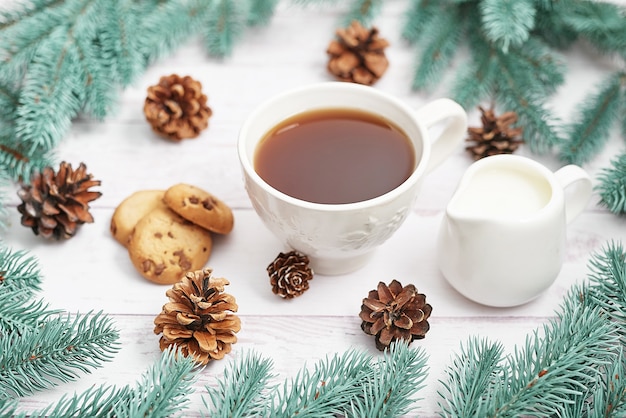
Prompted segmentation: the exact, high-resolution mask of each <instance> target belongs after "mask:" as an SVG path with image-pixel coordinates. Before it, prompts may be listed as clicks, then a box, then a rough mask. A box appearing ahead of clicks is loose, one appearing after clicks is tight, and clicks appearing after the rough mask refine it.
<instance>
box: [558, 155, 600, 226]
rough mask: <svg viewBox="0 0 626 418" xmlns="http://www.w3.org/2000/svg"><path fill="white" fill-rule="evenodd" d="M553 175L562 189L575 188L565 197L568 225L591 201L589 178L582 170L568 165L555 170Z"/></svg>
mask: <svg viewBox="0 0 626 418" xmlns="http://www.w3.org/2000/svg"><path fill="white" fill-rule="evenodd" d="M554 175H555V176H556V180H557V181H558V182H559V184H560V185H561V187H562V188H563V189H566V188H568V187H570V186H573V187H575V190H572V193H570V194H568V195H566V196H565V221H566V222H567V223H570V222H571V221H573V220H574V219H575V218H576V217H577V216H578V215H580V213H581V212H582V211H583V209H585V207H586V206H587V203H589V200H590V199H591V193H592V189H593V188H592V184H591V177H589V174H587V172H586V171H585V170H583V169H582V168H580V167H579V166H577V165H574V164H570V165H566V166H565V167H562V168H560V169H559V170H557V171H556V172H555V173H554Z"/></svg>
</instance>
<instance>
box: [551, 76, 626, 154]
mask: <svg viewBox="0 0 626 418" xmlns="http://www.w3.org/2000/svg"><path fill="white" fill-rule="evenodd" d="M623 80H626V74H624V73H619V72H617V73H614V74H612V75H611V76H609V77H608V79H606V80H604V82H603V83H602V84H601V85H600V86H599V87H598V88H597V91H596V92H595V93H594V94H593V95H591V96H590V97H587V98H586V99H585V100H584V101H583V103H581V104H580V105H579V106H578V111H577V116H576V117H575V118H574V120H575V122H574V123H572V124H570V125H568V126H567V127H566V137H565V140H564V141H563V143H562V144H560V145H559V156H560V158H561V160H562V161H564V162H566V163H569V164H577V165H583V164H585V163H587V162H589V161H590V160H591V159H592V158H593V157H594V156H596V155H597V153H598V152H599V151H600V150H601V149H602V147H603V146H604V145H605V144H606V142H607V140H608V139H609V133H610V130H611V127H612V126H613V125H614V124H615V123H616V122H617V120H618V118H619V117H620V116H623V115H620V111H621V103H620V99H621V91H622V90H626V82H624V81H623Z"/></svg>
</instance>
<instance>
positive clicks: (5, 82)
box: [0, 73, 19, 122]
mask: <svg viewBox="0 0 626 418" xmlns="http://www.w3.org/2000/svg"><path fill="white" fill-rule="evenodd" d="M14 84H15V83H13V82H11V81H10V80H9V79H7V78H6V74H5V75H3V74H2V73H0V108H2V109H3V112H2V115H0V118H2V119H3V120H4V121H7V122H9V121H12V120H13V119H14V118H15V110H16V109H17V106H18V104H19V95H18V93H17V91H18V87H17V86H15V85H14Z"/></svg>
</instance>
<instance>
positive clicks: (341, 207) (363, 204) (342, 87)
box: [237, 81, 431, 212]
mask: <svg viewBox="0 0 626 418" xmlns="http://www.w3.org/2000/svg"><path fill="white" fill-rule="evenodd" d="M319 89H332V90H334V91H361V92H363V94H368V95H373V96H375V97H377V98H378V99H380V100H385V101H387V102H389V103H391V104H392V105H393V106H394V107H396V108H398V109H399V110H400V111H401V112H403V113H405V114H406V115H409V116H410V119H411V121H412V122H413V123H414V124H415V126H416V128H417V129H418V131H419V133H420V136H421V137H422V138H423V141H422V152H421V155H419V156H418V155H417V152H416V153H415V154H416V157H419V158H416V161H415V168H414V169H413V171H412V172H411V174H410V175H409V177H407V179H406V180H404V181H403V182H402V183H401V184H400V185H398V186H397V187H395V188H394V189H392V190H390V191H388V192H386V193H384V194H381V195H379V196H376V197H373V198H371V199H367V200H361V201H358V202H351V203H316V202H309V201H307V200H303V199H298V198H295V197H293V196H290V195H288V194H286V193H283V192H281V191H279V190H277V189H275V188H274V187H272V186H271V185H269V184H268V183H267V182H266V181H265V180H263V178H261V176H259V174H258V173H257V172H256V170H255V169H254V163H253V161H252V159H251V158H250V156H249V155H248V153H247V149H246V137H247V131H248V130H249V127H250V125H251V124H252V122H253V121H255V120H256V119H258V117H259V114H260V113H261V112H263V111H264V109H266V108H267V107H270V106H272V105H273V104H274V103H276V102H279V101H282V100H285V99H286V98H288V97H289V96H293V95H298V94H305V93H307V92H309V91H312V90H319ZM328 107H332V105H331V104H329V106H328ZM335 107H336V106H335ZM415 112H416V109H413V108H411V107H410V106H408V105H407V104H405V103H404V102H402V101H401V100H399V99H397V98H396V97H394V96H392V95H390V94H387V93H384V92H382V91H380V90H377V89H375V88H374V87H371V86H365V85H361V84H355V83H348V82H343V81H325V82H319V83H314V84H309V85H306V86H300V87H296V88H292V89H288V90H286V91H283V92H281V93H278V94H276V95H274V96H272V97H270V98H269V99H267V100H265V101H263V102H261V104H259V105H258V106H257V107H256V108H255V109H254V110H253V111H252V113H250V114H249V115H248V117H246V119H245V120H244V123H243V125H242V126H241V128H240V130H239V135H238V138H237V152H238V155H239V161H240V164H241V166H242V168H243V170H244V172H245V173H246V175H247V176H248V177H249V178H250V179H252V181H254V182H255V183H256V184H257V185H259V186H260V187H262V188H263V190H265V191H266V192H267V193H269V194H270V195H272V196H273V197H275V198H277V199H279V200H281V201H284V202H286V203H289V204H292V205H294V206H299V207H302V208H308V209H314V210H318V211H328V212H333V211H347V210H353V209H364V208H369V207H373V206H377V205H380V204H383V203H386V202H389V201H392V200H394V199H396V198H397V197H398V196H400V195H402V194H404V193H406V192H407V191H408V189H410V188H411V187H413V186H414V185H415V184H416V183H417V182H418V181H419V179H420V178H421V177H422V176H423V175H424V173H425V171H426V165H427V164H426V162H427V161H428V158H429V157H430V145H431V144H430V141H429V140H428V139H427V138H428V135H427V132H426V128H425V127H424V125H423V124H422V123H421V122H420V121H418V120H417V118H416V117H415ZM257 145H258V141H257V142H256V144H255V148H256V146H257Z"/></svg>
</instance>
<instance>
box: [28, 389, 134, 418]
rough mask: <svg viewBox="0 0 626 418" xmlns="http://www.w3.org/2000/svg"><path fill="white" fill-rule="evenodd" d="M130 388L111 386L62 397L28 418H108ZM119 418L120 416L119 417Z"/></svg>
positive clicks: (125, 397)
mask: <svg viewBox="0 0 626 418" xmlns="http://www.w3.org/2000/svg"><path fill="white" fill-rule="evenodd" d="M130 391H131V390H130V387H128V386H124V387H123V388H121V389H117V388H115V387H113V386H100V387H92V388H90V389H88V390H86V391H85V392H83V393H81V394H75V395H73V396H67V395H64V396H63V397H61V399H60V400H59V401H58V402H56V403H54V404H51V405H48V407H46V408H45V409H43V410H41V411H36V412H33V413H31V414H30V415H29V418H44V417H45V418H65V417H79V416H85V417H90V418H109V417H111V416H113V414H112V412H113V410H114V408H115V406H116V405H117V404H118V403H120V402H122V400H124V399H127V398H128V397H129V394H130ZM119 418H121V416H120V417H119Z"/></svg>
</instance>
